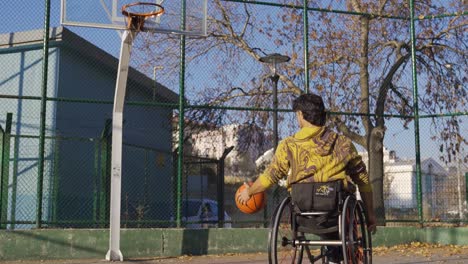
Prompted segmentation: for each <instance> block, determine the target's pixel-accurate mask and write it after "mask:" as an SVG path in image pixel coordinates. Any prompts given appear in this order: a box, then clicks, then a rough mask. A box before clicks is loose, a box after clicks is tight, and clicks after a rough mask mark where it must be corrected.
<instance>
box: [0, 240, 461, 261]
mask: <svg viewBox="0 0 468 264" xmlns="http://www.w3.org/2000/svg"><path fill="white" fill-rule="evenodd" d="M44 263H48V264H106V263H110V262H108V261H106V260H103V259H81V260H80V259H73V260H42V261H41V260H36V261H0V264H44ZM113 263H122V264H161V263H168V264H176V263H191V264H221V263H223V264H261V263H268V254H267V253H250V254H225V255H207V256H181V257H168V258H146V259H132V260H125V261H123V262H113ZM303 263H309V262H308V261H304V262H303ZM318 263H321V262H318ZM373 263H375V264H410V263H412V264H423V263H428V264H439V263H440V264H441V263H447V264H462V263H467V264H468V246H441V245H430V244H419V245H414V244H410V245H399V246H394V247H378V248H375V249H374V254H373Z"/></svg>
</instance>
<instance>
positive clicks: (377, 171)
mask: <svg viewBox="0 0 468 264" xmlns="http://www.w3.org/2000/svg"><path fill="white" fill-rule="evenodd" d="M383 131H384V130H383V128H381V127H375V128H373V129H372V131H371V133H370V135H369V144H368V150H367V151H368V155H369V168H368V172H369V177H370V181H371V184H372V192H373V200H374V210H375V214H376V217H377V224H378V225H385V205H384V195H383V179H384V161H383V155H384V154H383V138H384V133H383Z"/></svg>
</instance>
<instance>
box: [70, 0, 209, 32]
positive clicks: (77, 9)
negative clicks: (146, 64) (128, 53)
mask: <svg viewBox="0 0 468 264" xmlns="http://www.w3.org/2000/svg"><path fill="white" fill-rule="evenodd" d="M134 2H139V0H136V1H135V0H62V8H61V23H62V25H65V26H82V27H95V28H107V29H122V30H123V29H126V28H127V25H126V20H125V19H126V18H125V16H123V15H122V6H124V5H126V4H130V3H134ZM142 2H149V3H151V2H152V3H156V4H160V5H161V6H163V7H164V14H162V15H161V16H158V17H156V18H149V19H148V20H146V22H145V27H144V29H143V30H144V31H150V32H152V31H154V32H161V33H175V34H184V35H194V36H204V35H206V15H207V0H146V1H144V0H143V1H142ZM183 18H185V25H183V23H182V21H183Z"/></svg>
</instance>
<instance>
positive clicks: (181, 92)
mask: <svg viewBox="0 0 468 264" xmlns="http://www.w3.org/2000/svg"><path fill="white" fill-rule="evenodd" d="M185 13H186V2H185V1H182V16H181V27H182V30H185ZM184 116H185V35H181V36H180V73H179V145H178V148H177V149H178V152H179V153H178V156H177V191H176V199H177V205H176V207H177V211H176V225H177V227H180V226H181V217H182V214H181V213H182V175H183V166H184V125H185V122H184Z"/></svg>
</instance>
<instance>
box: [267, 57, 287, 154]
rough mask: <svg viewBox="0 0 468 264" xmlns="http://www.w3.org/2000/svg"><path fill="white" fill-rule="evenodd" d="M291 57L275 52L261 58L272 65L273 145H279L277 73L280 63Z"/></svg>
mask: <svg viewBox="0 0 468 264" xmlns="http://www.w3.org/2000/svg"><path fill="white" fill-rule="evenodd" d="M290 59H291V58H289V57H288V56H286V55H281V54H278V53H273V54H270V55H267V56H265V57H261V58H260V62H263V63H267V64H268V66H269V67H270V71H271V75H270V79H271V81H272V83H273V147H274V149H275V150H276V147H277V146H278V81H279V75H278V74H277V73H276V71H277V66H278V64H280V63H284V62H288V61H289V60H290Z"/></svg>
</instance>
